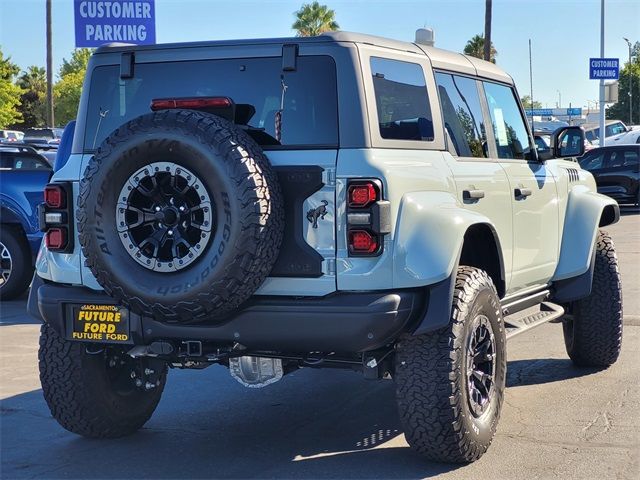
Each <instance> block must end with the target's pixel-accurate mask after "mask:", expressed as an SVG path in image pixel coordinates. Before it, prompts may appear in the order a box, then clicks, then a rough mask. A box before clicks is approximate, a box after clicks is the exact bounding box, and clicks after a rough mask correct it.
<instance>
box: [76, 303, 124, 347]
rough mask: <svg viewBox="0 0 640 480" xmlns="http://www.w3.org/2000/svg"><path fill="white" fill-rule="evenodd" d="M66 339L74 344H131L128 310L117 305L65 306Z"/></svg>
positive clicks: (88, 304) (87, 304)
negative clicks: (66, 319)
mask: <svg viewBox="0 0 640 480" xmlns="http://www.w3.org/2000/svg"><path fill="white" fill-rule="evenodd" d="M67 318H68V321H67V339H68V340H71V341H74V342H89V343H109V344H132V343H133V340H132V338H131V325H130V319H131V316H130V315H129V310H128V309H126V308H124V307H121V306H119V305H113V304H106V303H105V304H102V303H86V304H74V305H68V306H67Z"/></svg>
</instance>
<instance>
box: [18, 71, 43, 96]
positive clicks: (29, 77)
mask: <svg viewBox="0 0 640 480" xmlns="http://www.w3.org/2000/svg"><path fill="white" fill-rule="evenodd" d="M17 83H18V85H19V86H20V87H21V88H24V89H25V90H31V91H34V92H45V91H46V89H47V72H46V70H45V69H44V68H43V67H37V66H35V65H31V66H30V67H29V68H27V71H26V72H23V74H22V75H20V78H18V82H17Z"/></svg>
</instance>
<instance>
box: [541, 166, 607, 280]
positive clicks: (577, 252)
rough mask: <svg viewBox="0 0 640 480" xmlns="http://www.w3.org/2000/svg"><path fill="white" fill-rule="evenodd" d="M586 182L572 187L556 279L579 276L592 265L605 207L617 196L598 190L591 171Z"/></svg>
mask: <svg viewBox="0 0 640 480" xmlns="http://www.w3.org/2000/svg"><path fill="white" fill-rule="evenodd" d="M587 178H588V180H587V181H586V182H585V183H580V184H576V185H574V186H572V187H570V190H569V195H568V201H567V210H566V215H565V219H564V227H563V235H562V245H561V247H560V259H559V261H558V266H557V267H556V270H555V273H554V274H553V278H552V280H554V281H555V280H564V279H567V278H571V277H575V276H578V275H580V274H582V273H584V272H586V271H587V270H588V269H589V264H590V262H591V258H592V253H593V248H594V245H595V240H596V235H597V233H598V225H599V223H600V217H601V216H602V211H603V210H604V208H605V207H606V206H607V205H616V202H615V200H613V199H610V198H608V197H605V196H604V195H600V194H598V193H596V191H595V182H594V181H593V177H592V176H591V175H589V176H588V177H587Z"/></svg>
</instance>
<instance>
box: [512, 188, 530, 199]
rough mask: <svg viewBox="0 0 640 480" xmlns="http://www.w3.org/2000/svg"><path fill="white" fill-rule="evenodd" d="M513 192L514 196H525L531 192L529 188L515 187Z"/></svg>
mask: <svg viewBox="0 0 640 480" xmlns="http://www.w3.org/2000/svg"><path fill="white" fill-rule="evenodd" d="M513 193H514V194H515V197H516V198H526V197H528V196H529V195H531V194H533V192H532V191H531V189H530V188H516V189H515V190H514V191H513Z"/></svg>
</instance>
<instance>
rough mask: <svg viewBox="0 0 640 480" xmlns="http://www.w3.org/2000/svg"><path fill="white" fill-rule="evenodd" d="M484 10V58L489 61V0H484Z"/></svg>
mask: <svg viewBox="0 0 640 480" xmlns="http://www.w3.org/2000/svg"><path fill="white" fill-rule="evenodd" d="M485 1H486V6H485V11H484V59H485V60H486V61H487V62H490V61H491V0H485Z"/></svg>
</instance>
